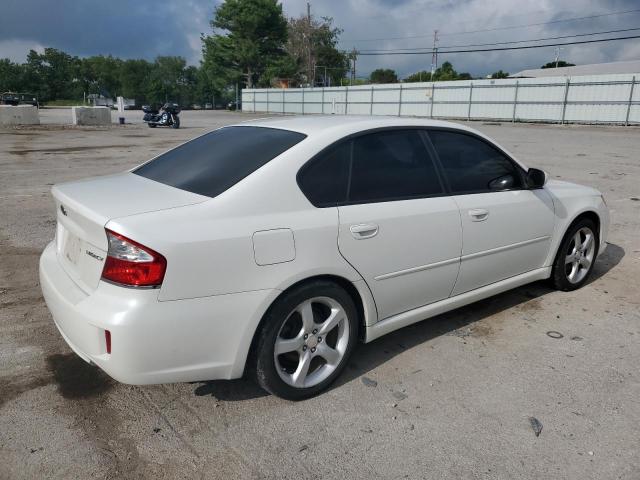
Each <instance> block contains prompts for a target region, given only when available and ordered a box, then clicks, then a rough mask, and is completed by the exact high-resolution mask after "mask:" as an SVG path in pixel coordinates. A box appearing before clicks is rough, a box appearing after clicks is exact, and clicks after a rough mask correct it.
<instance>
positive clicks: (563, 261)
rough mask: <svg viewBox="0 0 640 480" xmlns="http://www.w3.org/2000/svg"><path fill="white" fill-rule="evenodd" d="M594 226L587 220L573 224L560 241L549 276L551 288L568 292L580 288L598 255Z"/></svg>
mask: <svg viewBox="0 0 640 480" xmlns="http://www.w3.org/2000/svg"><path fill="white" fill-rule="evenodd" d="M597 231H598V230H597V228H596V225H595V224H594V222H593V221H592V220H590V219H588V218H583V219H582V220H579V221H577V222H576V223H574V224H573V225H572V226H571V228H569V230H568V231H567V233H566V235H565V236H564V238H563V239H562V243H561V245H560V248H559V250H558V254H557V255H556V259H555V262H554V264H553V271H552V274H551V281H552V283H553V286H554V287H555V288H557V289H558V290H564V291H570V290H576V289H578V288H580V287H582V286H583V285H584V284H585V283H586V282H587V280H588V278H589V274H590V273H591V271H592V270H593V265H594V263H595V260H596V256H597V255H598V248H599V244H598V236H597V234H596V232H597Z"/></svg>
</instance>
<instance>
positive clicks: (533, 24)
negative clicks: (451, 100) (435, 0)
mask: <svg viewBox="0 0 640 480" xmlns="http://www.w3.org/2000/svg"><path fill="white" fill-rule="evenodd" d="M638 12H640V8H636V9H633V10H623V11H619V12H610V13H601V14H594V15H587V16H584V17H573V18H564V19H559V20H551V21H547V22H538V23H527V24H523V25H511V26H508V27H495V28H485V29H481V30H468V31H460V32H451V33H441V35H443V36H453V35H466V34H469V33H482V32H495V31H498V30H512V29H514V28H525V27H537V26H541V25H551V24H556V23H563V22H574V21H578V20H588V19H592V18H601V17H609V16H612V15H626V14H628V13H638ZM428 37H431V35H430V34H429V35H424V34H421V35H404V36H401V37H387V38H364V39H359V40H349V41H348V42H345V43H353V42H379V41H387V40H406V39H409V38H428Z"/></svg>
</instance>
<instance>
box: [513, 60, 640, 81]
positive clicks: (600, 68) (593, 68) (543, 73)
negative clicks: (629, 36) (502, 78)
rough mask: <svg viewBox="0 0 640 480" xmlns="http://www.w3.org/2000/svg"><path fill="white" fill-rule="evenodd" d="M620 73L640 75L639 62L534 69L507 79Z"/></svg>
mask: <svg viewBox="0 0 640 480" xmlns="http://www.w3.org/2000/svg"><path fill="white" fill-rule="evenodd" d="M620 73H632V74H633V73H636V74H640V60H632V61H630V62H609V63H593V64H590V65H576V66H575V67H559V68H536V69H532V70H522V71H521V72H518V73H514V74H511V75H509V78H539V77H574V76H577V75H614V74H620Z"/></svg>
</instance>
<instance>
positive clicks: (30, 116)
mask: <svg viewBox="0 0 640 480" xmlns="http://www.w3.org/2000/svg"><path fill="white" fill-rule="evenodd" d="M0 125H40V116H39V115H38V109H37V107H34V106H32V105H17V106H13V105H0Z"/></svg>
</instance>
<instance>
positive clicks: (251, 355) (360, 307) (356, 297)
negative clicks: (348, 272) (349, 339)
mask: <svg viewBox="0 0 640 480" xmlns="http://www.w3.org/2000/svg"><path fill="white" fill-rule="evenodd" d="M314 282H329V283H333V284H335V285H337V286H338V287H340V288H342V289H343V290H344V291H345V292H346V293H347V294H348V295H349V296H350V297H351V299H352V300H353V303H354V304H355V306H356V310H357V312H358V322H357V324H358V338H359V339H361V340H362V339H363V338H364V332H365V312H364V303H363V299H362V296H361V295H360V293H359V292H358V289H357V288H356V287H355V285H354V284H353V282H351V281H349V280H347V279H346V278H344V277H341V276H338V275H315V276H313V277H308V278H305V279H303V280H299V281H297V282H295V283H294V284H292V285H290V286H289V287H287V288H286V289H285V290H283V291H282V292H280V294H279V295H278V296H277V297H276V298H274V299H273V301H272V302H271V304H270V305H269V307H268V308H267V309H266V311H265V312H264V314H263V315H262V318H261V319H260V322H259V323H258V326H257V327H256V329H255V331H254V332H253V338H252V340H251V344H250V346H249V352H248V355H247V360H246V362H245V369H244V370H245V374H246V373H247V367H248V366H251V365H253V364H254V361H255V354H256V347H257V343H258V338H259V336H260V332H261V330H262V329H263V328H264V325H265V321H266V319H267V316H268V314H269V312H270V311H271V309H272V308H273V306H274V305H275V304H276V303H277V302H278V300H280V299H281V298H282V297H283V296H284V295H286V294H288V293H289V292H291V291H292V290H294V289H296V288H299V287H301V286H303V285H308V284H312V283H314Z"/></svg>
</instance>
